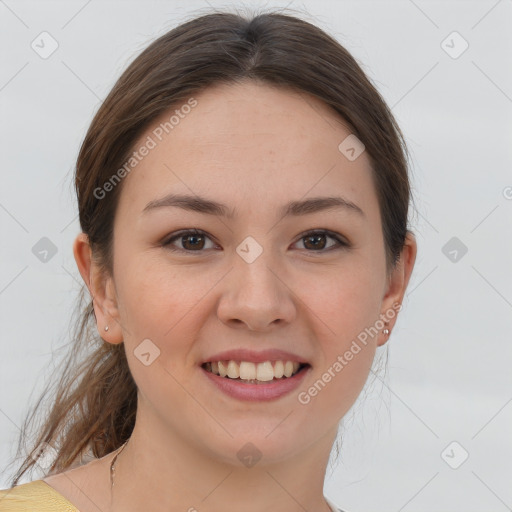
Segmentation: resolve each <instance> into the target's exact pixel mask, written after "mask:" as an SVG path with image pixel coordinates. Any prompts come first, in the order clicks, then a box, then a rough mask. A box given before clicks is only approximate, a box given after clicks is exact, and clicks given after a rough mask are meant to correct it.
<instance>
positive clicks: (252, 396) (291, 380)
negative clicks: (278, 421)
mask: <svg viewBox="0 0 512 512" xmlns="http://www.w3.org/2000/svg"><path fill="white" fill-rule="evenodd" d="M200 368H201V370H202V372H203V373H204V374H205V375H206V376H207V377H208V378H209V379H210V380H211V382H213V384H215V385H216V386H217V387H218V388H219V389H220V390H221V391H223V392H224V393H225V394H226V395H229V396H231V397H233V398H238V399H239V400H249V401H267V400H276V399H277V398H280V397H282V396H284V395H286V394H288V393H290V392H291V391H293V390H294V389H296V388H297V387H298V386H299V385H300V383H301V382H302V380H303V379H304V377H305V376H306V374H307V373H308V372H309V370H311V366H306V367H305V368H303V369H302V370H300V371H299V372H297V373H296V374H295V375H293V376H292V377H285V378H282V379H274V380H272V381H268V383H267V384H244V383H243V382H242V381H239V380H236V379H230V378H229V377H221V376H220V375H215V374H214V373H212V372H209V371H207V370H205V369H204V368H203V367H200Z"/></svg>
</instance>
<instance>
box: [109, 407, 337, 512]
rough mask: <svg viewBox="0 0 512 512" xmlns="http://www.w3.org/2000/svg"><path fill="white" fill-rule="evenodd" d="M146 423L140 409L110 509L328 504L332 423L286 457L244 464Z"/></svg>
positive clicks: (320, 507) (283, 509)
mask: <svg viewBox="0 0 512 512" xmlns="http://www.w3.org/2000/svg"><path fill="white" fill-rule="evenodd" d="M152 420H153V418H152ZM149 423H150V422H149V418H147V417H144V415H139V414H138V416H137V422H136V425H135V428H134V431H133V433H132V436H131V437H130V440H129V442H128V443H127V444H126V446H125V447H124V448H123V449H122V450H119V451H118V457H117V461H116V466H115V480H114V482H115V484H114V487H113V488H112V507H113V508H112V510H113V511H118V510H123V511H125V512H139V511H146V510H168V511H171V512H172V511H178V510H179V511H184V510H186V511H190V512H194V511H196V510H207V511H208V512H225V511H226V509H230V510H244V511H245V512H261V510H265V511H267V512H277V511H279V512H304V510H315V511H318V512H321V511H324V512H331V509H330V507H329V505H328V504H327V502H326V501H325V498H324V496H323V484H324V478H325V471H326V467H327V462H328V459H329V454H330V451H331V447H332V444H333V442H334V439H335V436H336V430H337V429H336V428H334V429H331V430H330V431H329V432H328V435H326V436H325V437H324V438H321V439H320V440H319V441H318V442H316V443H315V444H314V445H311V446H309V447H307V448H306V449H303V450H302V451H297V452H296V453H294V454H292V455H291V456H290V457H286V458H283V459H282V460H272V461H270V462H265V459H264V457H263V456H262V458H261V459H260V461H258V462H256V463H255V464H254V465H250V464H251V463H250V462H248V464H247V467H246V466H244V465H243V464H242V465H241V464H237V463H236V462H235V461H232V460H231V459H230V458H229V457H228V456H226V457H225V459H224V460H219V457H218V454H217V455H216V454H214V453H211V451H209V449H208V448H207V447H205V446H194V445H192V444H191V443H190V440H189V439H186V438H184V437H183V436H181V435H180V434H179V432H175V431H171V432H169V428H168V427H167V428H166V429H165V430H164V429H161V428H155V427H156V425H155V423H154V422H152V427H153V428H152V429H149ZM148 432H151V435H149V434H148ZM244 444H245V442H244V443H243V444H242V446H243V445H244ZM246 450H247V453H248V454H249V455H256V453H257V452H256V450H257V449H256V448H252V449H251V448H246ZM251 451H254V453H251ZM244 453H245V452H244ZM262 455H263V454H262ZM247 460H250V459H247Z"/></svg>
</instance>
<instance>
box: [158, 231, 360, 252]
mask: <svg viewBox="0 0 512 512" xmlns="http://www.w3.org/2000/svg"><path fill="white" fill-rule="evenodd" d="M187 235H199V236H205V237H207V238H210V239H211V237H210V236H209V235H208V234H207V233H205V232H204V231H201V230H200V229H191V230H183V231H178V232H176V233H173V234H172V236H171V238H167V239H166V240H165V241H164V242H162V244H161V245H162V247H165V248H167V249H168V250H170V251H173V252H182V253H187V254H191V253H199V254H200V253H202V252H205V251H204V250H197V251H192V250H189V249H179V248H176V247H171V244H172V242H174V241H175V240H178V239H180V238H183V237H186V236H187ZM314 235H327V236H328V237H329V238H332V239H333V240H335V241H336V244H337V245H334V246H332V247H328V248H327V249H321V250H318V251H315V250H308V249H305V250H306V251H307V252H310V253H319V254H322V253H326V252H330V251H331V250H334V249H347V248H349V247H350V244H349V243H347V242H346V241H345V240H343V239H342V238H341V237H340V236H339V235H338V233H335V232H334V231H330V230H328V229H321V230H320V229H319V230H312V231H308V232H306V233H304V234H303V235H302V236H301V237H300V238H299V240H297V241H301V240H302V239H304V238H308V237H310V236H314ZM212 241H213V240H212Z"/></svg>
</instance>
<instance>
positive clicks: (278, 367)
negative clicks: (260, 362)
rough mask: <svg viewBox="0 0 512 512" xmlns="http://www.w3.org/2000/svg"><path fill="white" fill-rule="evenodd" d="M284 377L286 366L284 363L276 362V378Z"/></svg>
mask: <svg viewBox="0 0 512 512" xmlns="http://www.w3.org/2000/svg"><path fill="white" fill-rule="evenodd" d="M283 375H284V364H283V361H276V364H275V365H274V376H275V378H276V379H280V378H281V377H282V376H283Z"/></svg>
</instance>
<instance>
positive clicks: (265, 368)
mask: <svg viewBox="0 0 512 512" xmlns="http://www.w3.org/2000/svg"><path fill="white" fill-rule="evenodd" d="M256 378H257V379H258V380H262V381H267V380H272V379H273V378H274V368H273V367H272V363H271V362H270V361H265V362H264V363H258V366H257V367H256Z"/></svg>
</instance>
